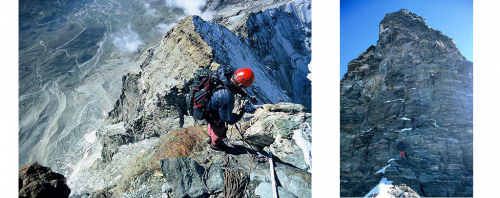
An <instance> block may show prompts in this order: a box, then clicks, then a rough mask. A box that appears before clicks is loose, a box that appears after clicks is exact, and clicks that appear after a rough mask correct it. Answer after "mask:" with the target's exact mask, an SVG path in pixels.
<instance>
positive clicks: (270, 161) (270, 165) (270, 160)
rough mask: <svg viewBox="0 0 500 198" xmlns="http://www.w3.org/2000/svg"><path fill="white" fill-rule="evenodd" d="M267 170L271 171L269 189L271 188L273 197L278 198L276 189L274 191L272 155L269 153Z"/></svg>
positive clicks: (274, 179) (274, 180)
mask: <svg viewBox="0 0 500 198" xmlns="http://www.w3.org/2000/svg"><path fill="white" fill-rule="evenodd" d="M269 169H270V170H271V188H273V197H274V198H278V189H276V188H277V187H276V178H275V177H274V167H273V154H272V153H271V152H269Z"/></svg>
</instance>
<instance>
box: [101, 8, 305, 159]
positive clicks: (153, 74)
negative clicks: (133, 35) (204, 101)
mask: <svg viewBox="0 0 500 198" xmlns="http://www.w3.org/2000/svg"><path fill="white" fill-rule="evenodd" d="M307 5H310V3H309V4H304V5H302V4H301V5H295V4H293V3H291V4H287V5H286V6H283V7H280V8H277V9H273V10H269V11H266V12H263V13H260V14H256V15H252V16H251V17H250V18H249V19H248V22H247V24H249V25H250V26H249V27H252V28H250V29H249V31H252V34H251V35H252V36H253V37H255V38H254V39H250V40H249V39H245V38H243V37H240V36H237V35H235V34H234V33H233V32H231V31H229V30H228V29H227V28H225V27H222V26H220V25H217V24H215V23H213V22H206V21H204V20H203V19H201V18H200V17H198V16H189V17H186V18H184V19H182V20H181V21H180V22H179V23H178V24H177V25H176V26H174V27H173V28H172V29H171V30H169V31H168V32H167V33H166V35H165V37H164V39H163V40H162V42H161V43H160V44H159V45H158V46H156V47H154V48H150V49H149V50H147V53H146V54H145V55H144V61H143V63H142V64H141V68H140V69H137V70H136V71H132V72H130V73H129V74H127V75H125V76H124V77H123V78H122V83H123V88H122V93H121V95H120V98H119V99H118V101H116V103H115V106H114V108H113V110H112V111H110V112H109V113H108V117H107V121H106V123H107V124H117V123H120V122H123V123H124V127H125V133H123V134H122V135H120V137H119V138H126V139H127V140H128V139H130V138H131V139H132V142H137V141H140V140H143V139H146V138H149V137H157V136H160V135H162V134H165V133H168V132H169V131H172V130H176V129H179V128H182V127H186V126H191V125H196V124H200V122H193V121H192V119H191V120H190V119H189V118H190V116H188V115H187V109H186V106H187V105H186V102H185V101H186V95H187V94H188V93H189V86H190V85H191V84H192V78H193V76H194V73H195V72H196V70H197V69H199V68H201V67H210V68H211V69H215V68H217V67H218V66H219V65H221V64H223V65H227V66H229V67H232V68H234V69H237V68H242V67H248V68H251V69H252V70H253V71H254V73H255V76H256V81H255V83H254V84H253V85H252V87H251V88H249V90H248V94H249V98H250V99H251V102H252V103H253V104H265V103H278V102H280V101H286V102H290V101H295V102H296V103H300V104H303V105H305V106H306V107H310V97H311V94H310V93H311V92H310V90H311V89H310V88H311V84H310V81H309V79H307V75H308V72H309V70H308V64H309V62H310V55H311V51H310V48H309V45H310V44H308V43H307V42H304V39H306V38H310V34H308V32H309V33H310V31H309V30H310V25H311V24H310V17H309V15H310V13H309V12H308V11H307V10H308V9H309V11H310V6H309V7H307ZM301 6H304V7H305V8H304V9H302V7H301ZM299 8H301V9H300V10H299ZM272 13H274V14H276V15H273V14H272ZM261 15H262V16H261ZM271 15H272V16H279V17H277V18H276V17H272V16H271ZM260 18H266V20H264V21H261V20H258V19H260ZM260 26H264V27H265V29H272V30H273V31H275V32H278V31H282V32H281V33H280V34H270V33H269V32H268V33H262V32H261V31H259V30H257V29H259V27H260ZM297 30H299V31H297ZM259 40H260V41H259ZM264 40H269V42H263V41H264ZM254 41H255V42H254ZM271 62H272V64H271ZM278 63H279V64H278ZM269 65H273V66H271V67H272V68H271V67H270V66H269ZM105 136H106V135H105ZM108 139H110V140H111V139H113V138H108ZM114 139H116V138H114ZM127 142H128V141H127ZM103 144H107V145H117V146H119V145H120V143H116V142H108V141H104V142H103ZM104 151H106V152H107V153H108V154H103V159H105V160H109V159H110V157H112V154H113V153H115V152H116V148H112V149H108V148H104Z"/></svg>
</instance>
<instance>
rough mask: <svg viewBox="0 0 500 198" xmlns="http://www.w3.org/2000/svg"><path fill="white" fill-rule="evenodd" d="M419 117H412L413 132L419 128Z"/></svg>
mask: <svg viewBox="0 0 500 198" xmlns="http://www.w3.org/2000/svg"><path fill="white" fill-rule="evenodd" d="M417 121H418V119H417V117H414V118H412V119H411V132H413V131H414V130H415V129H416V128H417Z"/></svg>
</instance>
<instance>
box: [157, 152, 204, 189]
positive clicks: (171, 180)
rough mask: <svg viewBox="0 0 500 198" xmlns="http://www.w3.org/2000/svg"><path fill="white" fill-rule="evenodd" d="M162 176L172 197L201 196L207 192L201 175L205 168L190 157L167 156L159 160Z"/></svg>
mask: <svg viewBox="0 0 500 198" xmlns="http://www.w3.org/2000/svg"><path fill="white" fill-rule="evenodd" d="M160 166H161V170H162V173H163V176H164V177H165V179H166V182H167V185H168V188H167V191H169V190H171V191H172V194H173V195H174V197H185V196H189V197H201V196H203V195H205V194H207V193H208V192H207V189H205V186H203V181H202V175H203V172H205V169H204V168H203V167H202V166H200V165H199V164H198V163H197V162H196V161H194V160H193V159H190V158H168V159H162V160H161V161H160Z"/></svg>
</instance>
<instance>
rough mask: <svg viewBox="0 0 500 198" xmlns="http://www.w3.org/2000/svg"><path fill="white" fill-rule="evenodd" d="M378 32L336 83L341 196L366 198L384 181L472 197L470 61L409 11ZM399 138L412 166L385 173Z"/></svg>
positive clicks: (424, 192)
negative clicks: (338, 107)
mask: <svg viewBox="0 0 500 198" xmlns="http://www.w3.org/2000/svg"><path fill="white" fill-rule="evenodd" d="M379 28H380V32H379V40H378V41H377V45H376V46H370V47H368V49H367V50H366V51H365V52H363V53H361V55H360V56H359V57H358V58H356V59H354V60H352V61H351V62H349V64H348V65H347V66H348V71H347V73H346V74H345V75H344V77H343V78H342V80H341V82H340V107H341V109H340V123H341V125H340V149H341V155H340V159H341V160H340V165H341V175H340V176H341V181H342V182H341V196H346V197H358V196H365V195H367V196H368V194H367V193H369V192H372V191H370V189H372V188H373V189H375V188H374V187H375V186H377V184H380V183H383V182H382V180H383V179H384V178H385V179H386V180H387V183H390V182H392V183H391V185H393V186H394V187H395V189H407V188H409V190H406V191H405V192H408V193H410V192H412V193H413V192H415V193H417V194H418V195H419V196H425V197H448V196H452V197H468V196H472V175H473V159H472V156H473V145H472V139H473V138H472V136H473V130H472V128H473V127H472V124H473V119H472V112H473V111H472V110H473V108H472V106H473V105H472V101H473V98H472V88H473V74H472V73H473V64H472V62H470V61H467V60H466V59H465V58H464V57H463V56H462V55H461V54H460V51H459V50H458V49H457V47H456V46H455V43H454V42H453V40H452V39H451V38H449V37H447V36H445V35H443V34H442V33H441V32H440V31H437V30H433V29H432V28H430V27H429V26H427V25H426V24H425V19H424V18H422V17H420V16H418V15H416V14H414V13H411V12H409V11H408V10H406V9H401V10H400V11H398V12H394V13H390V14H387V15H386V16H385V17H384V19H383V20H382V21H381V22H380V26H379ZM402 139H404V140H406V142H405V144H406V145H407V148H406V153H407V154H408V157H406V158H408V159H409V161H408V162H406V161H404V162H403V161H401V160H397V161H396V162H392V163H391V164H390V166H388V165H387V162H388V161H394V160H393V159H399V157H400V156H399V152H398V150H397V149H396V145H397V143H398V142H400V141H401V140H402ZM410 161H411V162H410ZM382 169H383V170H385V171H378V170H382ZM381 172H383V173H382V174H380V173H381ZM392 196H396V197H399V196H400V195H398V194H393V195H392Z"/></svg>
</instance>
